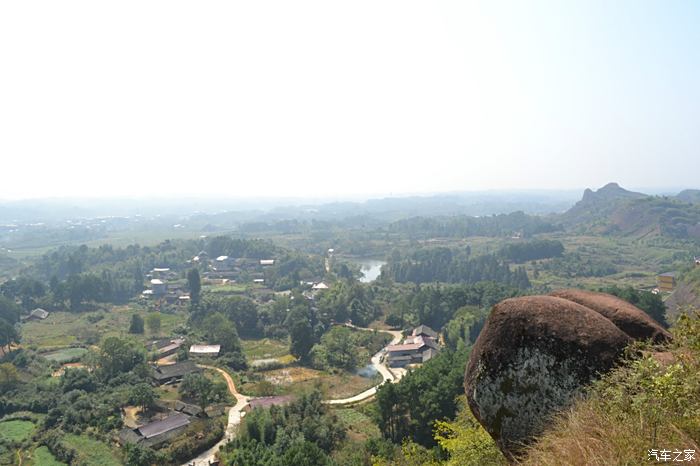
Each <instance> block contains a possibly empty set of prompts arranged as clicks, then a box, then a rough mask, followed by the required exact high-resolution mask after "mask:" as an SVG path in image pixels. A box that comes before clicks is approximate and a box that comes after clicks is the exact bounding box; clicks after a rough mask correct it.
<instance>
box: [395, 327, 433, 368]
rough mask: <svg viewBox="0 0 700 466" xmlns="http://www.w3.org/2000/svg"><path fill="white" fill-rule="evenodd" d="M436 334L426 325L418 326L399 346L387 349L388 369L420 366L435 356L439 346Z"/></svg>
mask: <svg viewBox="0 0 700 466" xmlns="http://www.w3.org/2000/svg"><path fill="white" fill-rule="evenodd" d="M437 339H438V334H437V332H435V330H433V329H431V328H430V327H428V326H427V325H419V326H418V327H416V328H415V329H413V332H412V333H411V335H410V336H408V337H406V338H405V339H404V341H403V342H402V343H401V344H398V345H390V346H388V347H387V349H386V351H387V361H388V364H389V366H390V367H405V366H408V365H409V364H422V363H424V362H426V361H428V360H430V359H432V358H433V357H435V355H437V353H438V352H439V351H440V345H439V344H438V342H437Z"/></svg>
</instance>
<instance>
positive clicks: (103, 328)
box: [22, 305, 187, 348]
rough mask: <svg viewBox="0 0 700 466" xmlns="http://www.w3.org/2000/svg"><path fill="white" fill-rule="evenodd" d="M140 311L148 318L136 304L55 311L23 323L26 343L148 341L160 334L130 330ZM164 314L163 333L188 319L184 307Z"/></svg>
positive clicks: (52, 345)
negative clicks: (137, 332) (85, 309)
mask: <svg viewBox="0 0 700 466" xmlns="http://www.w3.org/2000/svg"><path fill="white" fill-rule="evenodd" d="M137 312H138V313H139V314H141V315H142V316H144V317H145V316H146V315H147V313H148V312H147V311H146V310H145V309H142V308H140V307H136V306H135V305H127V306H114V307H111V308H109V309H107V310H105V311H95V312H88V313H73V312H52V313H51V314H50V315H49V316H48V317H47V318H46V319H45V320H41V321H29V322H26V323H25V324H23V325H22V344H23V345H26V346H30V347H31V346H35V347H37V348H54V347H61V346H68V345H73V344H78V343H82V344H90V345H91V344H95V343H98V342H99V340H100V339H103V338H106V337H110V336H118V337H126V336H128V337H129V338H136V339H139V340H142V341H144V342H145V341H148V340H151V339H153V338H156V337H158V335H152V334H150V333H149V332H148V330H146V333H145V334H144V335H131V334H128V333H127V332H128V329H129V321H130V320H131V316H132V315H133V314H135V313H137ZM160 317H161V331H160V335H169V334H170V333H171V332H172V331H173V329H174V328H175V327H177V326H178V325H180V324H182V323H183V322H185V321H186V319H187V317H186V312H185V311H184V310H181V311H177V313H175V314H167V313H160ZM91 320H93V321H95V320H96V321H95V322H91Z"/></svg>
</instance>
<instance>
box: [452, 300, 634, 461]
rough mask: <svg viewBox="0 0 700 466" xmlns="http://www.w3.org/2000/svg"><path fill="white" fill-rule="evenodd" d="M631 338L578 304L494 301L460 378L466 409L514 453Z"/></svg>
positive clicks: (509, 454)
mask: <svg viewBox="0 0 700 466" xmlns="http://www.w3.org/2000/svg"><path fill="white" fill-rule="evenodd" d="M630 342H631V338H630V337H629V336H628V335H627V334H625V333H624V332H623V331H621V330H620V329H619V328H617V327H616V326H615V325H614V324H613V323H612V322H611V321H610V320H608V319H606V318H605V317H603V316H602V315H601V314H600V313H598V312H596V311H593V310H591V309H589V308H587V307H584V306H582V305H580V304H577V303H575V302H572V301H567V300H565V299H562V298H557V297H553V296H529V297H522V298H512V299H506V300H505V301H501V302H500V303H498V304H497V305H496V306H494V308H493V311H492V312H491V315H490V316H489V318H488V320H487V321H486V324H485V325H484V328H483V330H482V331H481V334H480V335H479V338H478V339H477V341H476V343H475V345H474V348H473V349H472V353H471V357H470V359H469V363H468V365H467V371H466V374H465V382H464V383H465V390H466V394H467V399H468V401H469V406H470V408H471V410H472V412H473V413H474V415H475V416H476V418H477V419H478V420H479V422H480V423H481V424H482V425H483V426H484V428H485V429H486V430H487V431H488V432H489V434H491V436H492V437H493V438H494V440H495V441H496V443H497V444H498V446H499V447H500V448H501V450H502V451H503V453H504V454H505V455H506V456H507V457H510V458H514V457H515V456H517V454H518V451H519V450H520V449H521V448H522V446H523V445H525V444H527V443H528V442H529V441H530V440H531V439H532V438H533V437H534V436H537V435H538V434H540V433H541V432H542V430H543V428H544V426H545V424H546V422H547V420H548V418H549V417H550V416H551V415H552V414H555V413H556V412H558V411H560V410H561V409H563V408H565V407H566V406H568V405H569V404H570V403H571V401H572V398H573V397H575V396H576V394H578V393H579V392H580V390H581V388H582V387H583V386H585V385H586V384H588V383H589V382H591V380H593V379H594V378H596V377H597V376H598V375H599V374H600V373H604V372H606V371H608V370H610V369H611V368H612V367H613V366H614V365H615V363H616V361H617V360H618V358H619V356H620V355H621V354H622V352H623V350H624V348H625V347H626V346H627V345H628V344H629V343H630Z"/></svg>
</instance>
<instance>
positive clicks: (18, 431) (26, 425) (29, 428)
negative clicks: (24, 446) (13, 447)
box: [0, 419, 36, 442]
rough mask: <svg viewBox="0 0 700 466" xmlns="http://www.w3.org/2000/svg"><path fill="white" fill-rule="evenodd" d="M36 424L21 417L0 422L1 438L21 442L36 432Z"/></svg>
mask: <svg viewBox="0 0 700 466" xmlns="http://www.w3.org/2000/svg"><path fill="white" fill-rule="evenodd" d="M35 429H36V426H35V425H34V423H33V422H31V421H22V420H19V419H16V420H13V421H3V422H0V438H1V439H3V440H8V441H10V442H21V441H23V440H26V439H28V438H29V437H31V436H32V434H33V433H34V430H35Z"/></svg>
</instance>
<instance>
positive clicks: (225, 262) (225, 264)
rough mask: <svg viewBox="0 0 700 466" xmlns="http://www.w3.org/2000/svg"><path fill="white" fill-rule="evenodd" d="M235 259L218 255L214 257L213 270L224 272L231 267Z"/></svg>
mask: <svg viewBox="0 0 700 466" xmlns="http://www.w3.org/2000/svg"><path fill="white" fill-rule="evenodd" d="M234 264H235V259H233V258H232V257H229V256H219V257H217V258H216V259H214V270H216V271H217V272H226V271H229V270H231V269H232V268H233V266H234Z"/></svg>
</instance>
